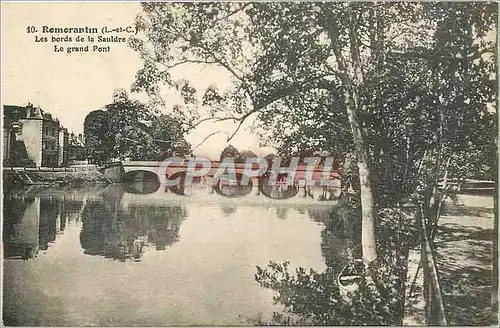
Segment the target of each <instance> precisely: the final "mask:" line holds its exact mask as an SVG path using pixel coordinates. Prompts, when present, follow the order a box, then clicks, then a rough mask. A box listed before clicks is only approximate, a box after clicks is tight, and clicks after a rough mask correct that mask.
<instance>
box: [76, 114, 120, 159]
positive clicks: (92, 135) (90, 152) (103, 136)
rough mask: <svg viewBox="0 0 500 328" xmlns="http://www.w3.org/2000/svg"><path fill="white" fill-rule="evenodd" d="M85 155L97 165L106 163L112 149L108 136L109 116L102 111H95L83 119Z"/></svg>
mask: <svg viewBox="0 0 500 328" xmlns="http://www.w3.org/2000/svg"><path fill="white" fill-rule="evenodd" d="M83 133H84V135H85V153H86V155H87V158H88V159H89V160H90V161H91V162H93V163H97V164H102V163H105V162H107V161H108V159H109V155H110V151H111V149H112V147H113V143H112V140H111V138H110V135H109V115H108V113H107V112H105V111H103V110H95V111H92V112H90V113H89V114H88V115H87V116H86V117H85V122H84V124H83Z"/></svg>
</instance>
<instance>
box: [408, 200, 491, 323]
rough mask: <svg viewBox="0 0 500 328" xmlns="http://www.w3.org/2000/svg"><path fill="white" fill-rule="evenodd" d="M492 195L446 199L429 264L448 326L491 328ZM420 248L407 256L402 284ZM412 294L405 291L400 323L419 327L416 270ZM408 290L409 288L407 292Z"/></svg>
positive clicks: (421, 312) (419, 286) (414, 265)
mask: <svg viewBox="0 0 500 328" xmlns="http://www.w3.org/2000/svg"><path fill="white" fill-rule="evenodd" d="M493 211H494V208H493V197H491V196H476V195H459V196H458V199H457V201H456V202H452V201H447V202H446V203H445V206H444V208H443V212H442V215H441V217H440V219H439V229H438V233H437V235H436V240H435V242H434V245H435V260H436V264H437V267H438V272H439V282H440V286H441V292H442V295H443V302H444V308H445V313H446V319H447V321H448V324H449V325H453V326H456V325H459V326H476V325H481V326H488V325H496V321H495V322H493V321H494V320H493V319H492V314H491V293H492V277H493V233H494V231H493V227H494V212H493ZM419 259H420V250H413V251H411V252H410V259H409V264H408V280H407V283H408V286H410V284H411V283H412V279H413V278H414V275H415V272H416V271H417V267H418V262H419ZM419 272H420V274H419V275H418V276H417V279H416V282H415V285H414V287H413V290H412V292H413V293H412V295H409V293H408V292H409V290H407V295H406V316H405V321H404V324H405V325H424V324H425V323H424V306H425V305H424V302H423V296H422V285H423V277H422V270H420V271H419ZM407 289H409V288H407Z"/></svg>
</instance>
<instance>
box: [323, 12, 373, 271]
mask: <svg viewBox="0 0 500 328" xmlns="http://www.w3.org/2000/svg"><path fill="white" fill-rule="evenodd" d="M355 16H356V14H355V12H354V11H352V12H351V18H350V19H351V22H350V25H351V26H350V30H349V39H350V57H351V58H350V59H351V60H352V68H353V70H351V71H354V74H353V75H354V76H352V77H351V76H350V74H349V71H350V69H349V68H348V63H347V62H346V60H345V58H344V55H343V53H342V45H341V42H340V40H339V35H338V32H337V30H336V29H335V24H334V22H329V24H327V31H328V36H329V38H330V41H331V42H332V46H333V47H332V50H333V52H334V54H335V59H336V61H337V65H338V68H339V71H340V76H341V79H342V89H343V93H344V103H345V106H346V111H347V116H348V118H349V123H350V126H351V132H352V135H353V139H354V148H355V152H356V159H357V165H358V171H359V182H360V193H361V213H362V221H361V246H362V251H363V261H364V262H365V263H371V262H374V261H375V260H377V244H376V238H375V216H376V208H375V201H374V198H373V190H372V184H371V172H370V166H369V163H368V153H367V145H366V144H365V140H364V137H363V133H362V130H361V122H360V118H359V117H360V115H359V114H360V112H362V111H363V110H364V106H363V104H362V103H361V100H360V96H359V94H360V93H359V91H360V90H361V88H362V87H363V84H364V81H363V72H362V67H361V58H360V54H359V40H358V36H357V31H356V28H357V25H356V23H355V20H356V17H355Z"/></svg>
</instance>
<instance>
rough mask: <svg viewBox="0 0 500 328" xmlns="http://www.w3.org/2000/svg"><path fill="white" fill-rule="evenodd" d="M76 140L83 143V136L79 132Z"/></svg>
mask: <svg viewBox="0 0 500 328" xmlns="http://www.w3.org/2000/svg"><path fill="white" fill-rule="evenodd" d="M78 141H80V143H82V144H83V136H82V134H81V133H79V134H78Z"/></svg>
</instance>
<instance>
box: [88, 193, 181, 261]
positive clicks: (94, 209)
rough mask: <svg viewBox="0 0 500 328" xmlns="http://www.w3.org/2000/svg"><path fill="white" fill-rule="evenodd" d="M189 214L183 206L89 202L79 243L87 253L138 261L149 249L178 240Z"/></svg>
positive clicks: (99, 200)
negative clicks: (148, 246) (183, 222)
mask: <svg viewBox="0 0 500 328" xmlns="http://www.w3.org/2000/svg"><path fill="white" fill-rule="evenodd" d="M186 216H187V212H186V211H185V209H184V208H182V207H180V206H174V207H169V206H155V205H153V206H151V205H132V206H128V207H127V208H123V207H122V206H120V204H119V201H117V200H116V199H115V202H114V203H111V204H110V203H109V202H104V201H103V200H101V199H96V200H92V201H88V202H87V205H86V207H85V210H84V211H83V215H82V223H83V226H82V231H81V233H80V243H81V245H82V248H84V249H85V253H86V254H89V255H101V256H105V257H109V258H113V259H118V260H121V261H125V260H127V259H135V260H139V259H140V258H141V257H142V255H143V251H144V247H145V246H147V245H150V244H152V245H156V249H157V250H164V249H165V248H166V247H167V246H169V245H172V244H173V243H175V242H177V241H178V240H179V229H180V224H181V221H182V220H183V219H184V218H185V217H186Z"/></svg>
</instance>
